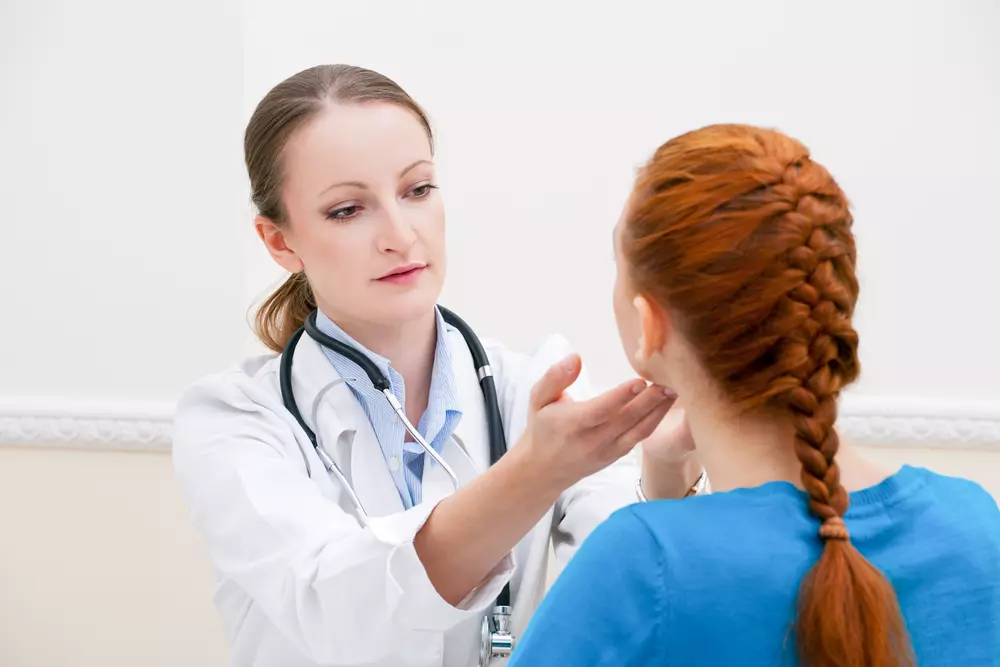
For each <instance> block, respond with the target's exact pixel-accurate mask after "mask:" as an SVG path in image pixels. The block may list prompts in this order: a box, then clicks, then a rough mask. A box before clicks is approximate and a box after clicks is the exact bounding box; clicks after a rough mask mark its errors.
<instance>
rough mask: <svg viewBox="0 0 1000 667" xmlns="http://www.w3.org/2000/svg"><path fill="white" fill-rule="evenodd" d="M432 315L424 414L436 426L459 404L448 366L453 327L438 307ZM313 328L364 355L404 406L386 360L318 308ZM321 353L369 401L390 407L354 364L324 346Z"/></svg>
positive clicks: (458, 410) (398, 380) (398, 384)
mask: <svg viewBox="0 0 1000 667" xmlns="http://www.w3.org/2000/svg"><path fill="white" fill-rule="evenodd" d="M434 315H435V321H436V326H437V341H436V343H435V346H434V365H433V368H432V370H431V387H430V396H429V397H428V401H427V415H426V417H427V419H429V420H430V421H431V422H434V423H435V426H437V425H438V424H437V422H439V421H444V418H445V413H446V412H455V413H461V407H460V403H459V399H458V385H457V382H456V381H455V373H454V369H453V368H452V356H451V347H450V345H449V344H448V336H449V333H450V332H451V331H452V330H453V329H452V327H451V325H449V324H448V323H447V322H445V321H444V317H443V316H442V315H441V310H440V309H439V308H435V309H434ZM316 327H317V328H318V329H319V330H320V331H322V332H323V333H325V334H326V335H328V336H330V337H332V338H333V339H335V340H338V341H340V342H341V343H344V344H345V345H350V346H351V347H352V348H354V349H355V350H357V351H359V352H361V353H362V354H364V355H365V356H366V357H368V358H369V359H370V360H371V361H372V363H374V364H375V366H376V367H377V368H378V369H379V370H380V371H381V372H382V374H383V375H384V376H385V377H386V378H387V379H388V380H389V384H390V385H391V387H392V392H393V394H394V395H395V396H396V398H397V399H398V400H399V401H400V403H403V404H404V405H405V394H404V387H403V378H402V376H400V375H399V373H397V372H396V370H395V369H394V368H392V362H391V360H390V359H386V358H385V357H383V356H381V355H379V354H376V353H375V352H372V351H371V350H369V349H368V348H367V347H365V346H364V345H362V344H360V343H359V342H358V341H356V340H355V339H354V338H353V337H351V336H350V335H349V334H348V333H347V332H346V331H344V330H343V329H341V328H340V326H338V325H337V323H336V322H334V321H333V320H331V319H330V318H329V317H327V316H326V315H324V314H323V312H322V311H320V312H318V313H317V314H316ZM323 353H324V354H325V355H326V358H327V359H328V360H329V361H330V363H331V364H333V367H334V368H335V369H336V370H337V372H338V373H339V374H340V376H341V377H343V378H344V379H345V380H346V381H347V382H348V384H349V385H350V386H351V387H352V388H353V389H354V390H355V391H357V392H358V393H359V394H361V395H362V396H364V397H366V398H368V399H369V400H372V402H373V403H376V404H381V405H383V407H384V408H385V409H386V410H389V409H390V408H389V404H388V403H387V402H385V397H384V396H382V393H381V392H379V391H377V390H376V389H375V387H373V386H372V383H371V381H370V380H369V379H368V376H367V375H366V374H365V372H364V370H363V369H362V368H361V367H360V366H358V364H356V363H355V362H353V361H351V360H350V359H348V358H347V357H345V356H343V355H340V354H337V353H336V352H334V351H333V350H330V349H327V348H326V347H323ZM377 402H381V403H377Z"/></svg>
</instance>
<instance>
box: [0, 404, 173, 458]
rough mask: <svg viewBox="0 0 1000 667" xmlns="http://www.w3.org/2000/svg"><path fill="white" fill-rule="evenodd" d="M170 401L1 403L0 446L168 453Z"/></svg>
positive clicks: (171, 410)
mask: <svg viewBox="0 0 1000 667" xmlns="http://www.w3.org/2000/svg"><path fill="white" fill-rule="evenodd" d="M173 411H174V404H173V403H172V402H171V401H138V400H127V399H121V400H100V401H96V400H85V399H66V398H27V399H18V398H0V446H4V447H6V446H14V447H46V448H62V449H67V448H68V449H93V450H111V451H134V452H166V451H170V430H171V429H170V425H171V421H172V420H173Z"/></svg>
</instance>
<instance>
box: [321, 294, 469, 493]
mask: <svg viewBox="0 0 1000 667" xmlns="http://www.w3.org/2000/svg"><path fill="white" fill-rule="evenodd" d="M435 313H436V315H437V343H436V345H435V349H434V367H433V370H432V371H431V388H430V395H429V397H428V400H427V410H426V411H425V412H424V414H423V416H421V418H420V422H419V423H417V425H416V426H417V430H418V431H419V432H420V435H422V436H423V438H424V440H426V441H427V443H428V444H429V445H430V446H431V447H432V448H433V449H434V451H436V452H440V451H441V448H442V447H443V446H444V444H445V443H446V442H448V438H450V437H451V434H452V433H453V432H454V430H455V427H456V426H457V425H458V422H459V420H460V419H461V418H462V411H461V404H460V403H459V400H458V388H457V385H456V383H455V374H454V372H453V369H452V362H451V350H450V349H449V347H448V332H449V331H450V330H451V327H450V326H449V325H448V324H447V323H446V322H445V321H444V318H443V317H442V316H441V312H440V311H439V310H437V309H435ZM316 325H317V327H318V328H319V330H320V331H322V332H323V333H325V334H327V335H328V336H332V337H333V338H335V339H337V340H339V341H340V342H342V343H345V344H347V345H350V346H351V347H353V348H354V349H356V350H358V351H360V352H362V353H364V354H365V356H367V357H368V358H369V359H371V360H372V361H373V362H374V363H375V365H376V366H378V368H379V370H380V371H382V374H383V375H385V377H386V378H388V380H389V384H390V386H391V388H392V393H393V394H394V395H395V396H396V399H397V400H398V401H399V402H400V404H401V405H404V406H405V405H406V393H405V388H404V386H403V377H402V376H401V375H400V374H399V373H398V372H396V369H394V368H393V367H392V365H391V361H390V360H389V359H386V358H385V357H381V356H379V355H377V354H375V353H374V352H372V351H371V350H369V349H367V348H366V347H364V346H363V345H361V344H359V343H358V342H357V341H356V340H354V339H353V338H351V337H350V336H349V335H347V333H346V332H344V330H343V329H341V328H340V327H339V326H337V325H336V324H335V323H334V322H333V321H332V320H331V319H330V318H328V317H327V316H326V315H324V314H323V313H322V312H320V313H318V314H317V317H316ZM323 352H324V354H325V355H326V358H327V359H329V360H330V363H331V364H333V367H334V369H336V371H337V373H339V374H340V376H341V377H343V378H344V379H345V380H347V384H348V386H349V387H350V388H351V391H352V392H353V393H354V396H355V398H357V399H358V402H359V403H360V404H361V407H362V408H363V409H364V411H365V414H366V415H367V416H368V421H369V422H371V425H372V430H373V431H374V432H375V437H376V439H377V440H378V442H379V445H380V446H381V448H382V455H383V456H384V457H385V461H386V466H388V468H389V473H390V474H391V475H392V479H393V481H394V482H395V483H396V489H397V490H398V491H399V498H400V500H402V501H403V506H404V507H405V508H406V509H410V508H411V507H413V506H414V505H417V504H419V503H420V500H421V497H422V489H423V485H422V480H423V473H424V459H426V458H429V457H428V456H427V455H426V454H425V453H424V450H423V448H422V447H421V446H420V445H418V444H417V443H416V442H404V439H405V440H411V438H410V437H409V434H408V433H407V432H406V427H405V426H403V422H402V421H400V419H399V417H397V416H396V413H395V412H393V410H392V407H391V406H390V405H389V402H388V401H387V400H386V398H385V396H383V395H382V392H380V391H377V390H376V389H375V387H373V386H372V383H371V382H370V381H369V380H368V376H367V375H365V372H364V371H363V370H362V369H361V367H360V366H358V365H357V364H356V363H354V362H353V361H351V360H350V359H347V358H345V357H343V356H341V355H339V354H337V353H336V352H334V351H332V350H328V349H326V348H323ZM430 463H431V464H432V465H436V464H434V460H433V459H430Z"/></svg>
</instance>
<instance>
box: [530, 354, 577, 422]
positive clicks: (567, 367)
mask: <svg viewBox="0 0 1000 667" xmlns="http://www.w3.org/2000/svg"><path fill="white" fill-rule="evenodd" d="M582 368H583V364H582V361H581V360H580V355H578V354H571V355H569V356H568V357H566V358H565V359H563V360H562V361H560V362H559V363H557V364H554V365H553V366H552V367H550V368H549V370H547V371H545V374H544V375H542V377H541V378H539V379H538V382H536V383H535V386H534V387H532V388H531V409H532V410H534V411H538V410H541V409H542V408H544V407H545V406H546V405H548V404H549V403H552V402H554V401H557V400H559V398H560V397H561V396H562V394H563V392H564V391H566V390H567V389H569V387H570V385H572V384H573V383H574V382H576V379H577V378H578V377H579V376H580V371H581V370H582Z"/></svg>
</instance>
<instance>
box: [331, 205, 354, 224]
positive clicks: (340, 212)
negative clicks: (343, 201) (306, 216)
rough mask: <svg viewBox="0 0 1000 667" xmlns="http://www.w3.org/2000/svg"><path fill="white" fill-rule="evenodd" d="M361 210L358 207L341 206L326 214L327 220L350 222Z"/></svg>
mask: <svg viewBox="0 0 1000 667" xmlns="http://www.w3.org/2000/svg"><path fill="white" fill-rule="evenodd" d="M360 210H361V207H360V206H341V207H340V208H335V209H333V210H332V211H330V212H329V213H327V214H326V217H327V219H328V220H337V221H344V220H350V219H351V218H353V217H355V216H356V215H357V214H358V211H360Z"/></svg>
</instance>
